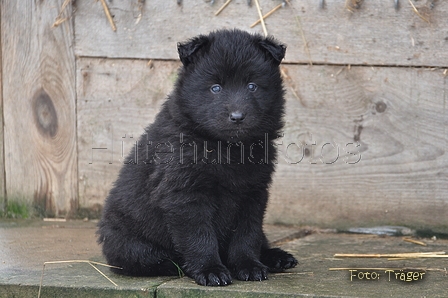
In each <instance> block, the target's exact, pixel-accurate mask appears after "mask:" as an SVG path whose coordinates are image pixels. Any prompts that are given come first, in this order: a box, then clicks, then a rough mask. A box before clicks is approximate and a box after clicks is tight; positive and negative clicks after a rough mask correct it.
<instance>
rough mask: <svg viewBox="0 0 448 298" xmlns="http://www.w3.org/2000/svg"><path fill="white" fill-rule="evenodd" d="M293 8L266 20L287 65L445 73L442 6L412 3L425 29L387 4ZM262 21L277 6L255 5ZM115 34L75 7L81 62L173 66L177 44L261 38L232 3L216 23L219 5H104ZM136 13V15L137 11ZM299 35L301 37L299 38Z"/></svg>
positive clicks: (447, 38)
mask: <svg viewBox="0 0 448 298" xmlns="http://www.w3.org/2000/svg"><path fill="white" fill-rule="evenodd" d="M318 2H319V1H316V0H303V1H299V2H297V1H291V4H292V6H286V7H285V8H283V9H280V10H278V11H276V12H275V13H274V14H273V15H271V16H270V17H269V18H267V19H266V21H265V22H266V26H267V30H268V33H269V34H272V35H274V36H275V37H276V38H278V39H279V40H281V41H282V42H284V43H285V44H286V45H287V46H288V50H287V53H286V61H287V62H294V63H309V62H310V61H312V62H313V63H315V64H316V63H323V64H352V65H362V64H368V65H402V66H404V65H412V66H434V67H447V66H448V29H447V27H446V17H447V15H448V2H447V1H437V3H435V6H434V7H433V8H432V9H429V1H419V2H415V5H416V7H417V8H418V9H420V12H421V13H422V14H423V13H424V14H425V16H427V18H428V19H429V20H430V23H427V22H425V21H424V20H422V19H421V18H420V17H419V16H418V15H417V14H416V13H415V12H414V11H413V9H412V7H411V6H410V4H409V3H408V2H407V1H403V3H401V8H400V10H398V11H396V10H395V9H394V7H393V1H389V2H390V3H389V2H388V1H363V3H362V5H361V6H360V8H359V9H356V10H354V11H353V12H350V11H348V10H347V9H346V8H345V5H344V1H339V0H326V1H325V8H324V9H321V8H320V7H319V3H318ZM260 3H261V7H262V8H263V12H264V13H266V12H268V11H269V10H270V9H272V8H273V7H274V6H275V5H277V3H274V2H273V1H271V0H261V1H260ZM108 4H109V8H110V11H111V14H112V15H113V17H114V21H115V24H116V26H117V31H116V32H114V31H112V29H111V28H110V25H109V23H108V21H107V18H106V17H105V15H104V12H103V9H102V7H101V4H100V3H99V2H95V1H91V0H78V1H76V13H75V20H76V21H75V32H76V35H75V39H76V47H75V51H76V54H77V55H79V56H94V57H111V58H113V57H115V58H117V57H118V58H144V59H177V57H178V55H177V52H176V43H177V42H179V41H184V40H186V39H188V38H191V37H193V36H195V35H197V34H199V33H208V32H209V31H211V30H216V29H220V28H240V29H243V30H248V31H251V32H260V33H261V26H260V25H258V26H256V27H254V28H253V29H250V28H249V27H250V25H251V24H252V23H253V22H254V21H256V20H257V19H258V13H257V10H256V9H255V6H252V7H249V6H248V5H247V4H246V2H245V1H233V2H231V3H230V4H229V5H228V7H226V9H224V11H223V12H222V13H220V14H219V15H218V16H214V13H215V11H216V10H217V9H218V7H219V6H220V4H221V3H216V4H215V5H214V6H211V5H210V4H208V3H205V2H204V1H188V2H184V3H183V4H182V5H181V6H178V5H177V4H176V1H145V3H144V5H143V6H141V7H140V6H138V5H137V1H113V2H109V3H108ZM140 8H141V9H140ZM302 33H303V34H302Z"/></svg>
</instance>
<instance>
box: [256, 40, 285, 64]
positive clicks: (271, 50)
mask: <svg viewBox="0 0 448 298" xmlns="http://www.w3.org/2000/svg"><path fill="white" fill-rule="evenodd" d="M259 44H260V46H261V48H262V49H263V50H265V51H266V52H267V53H268V54H269V55H270V56H271V58H273V59H274V61H275V62H276V63H277V65H278V64H280V62H282V60H283V58H284V57H285V52H286V46H285V45H283V44H281V43H278V42H277V41H276V40H275V39H273V38H272V37H267V38H265V39H263V40H261V41H260V43H259Z"/></svg>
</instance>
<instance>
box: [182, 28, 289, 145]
mask: <svg viewBox="0 0 448 298" xmlns="http://www.w3.org/2000/svg"><path fill="white" fill-rule="evenodd" d="M285 50H286V47H285V46H284V45H282V44H280V43H278V42H277V41H275V40H274V39H273V38H270V37H268V38H264V37H262V36H261V35H252V34H249V33H247V32H244V31H240V30H220V31H216V32H212V33H210V34H209V35H200V36H198V37H195V38H193V39H191V40H189V41H187V42H185V43H180V44H178V52H179V57H180V60H181V61H182V64H183V68H182V69H181V71H180V75H179V79H178V81H177V84H176V88H175V94H176V97H175V98H176V100H177V105H178V106H179V107H180V112H181V113H182V114H183V115H184V116H185V117H186V118H187V119H188V121H190V122H191V123H190V124H191V127H194V130H195V132H196V133H202V134H203V135H204V136H208V137H210V138H214V139H224V140H229V139H236V140H244V139H250V138H258V137H260V136H263V135H264V134H265V133H275V132H277V131H278V130H279V129H281V127H282V125H283V122H282V116H283V106H284V98H283V95H284V90H283V86H282V80H281V76H280V70H279V64H280V62H281V60H282V59H283V57H284V55H285Z"/></svg>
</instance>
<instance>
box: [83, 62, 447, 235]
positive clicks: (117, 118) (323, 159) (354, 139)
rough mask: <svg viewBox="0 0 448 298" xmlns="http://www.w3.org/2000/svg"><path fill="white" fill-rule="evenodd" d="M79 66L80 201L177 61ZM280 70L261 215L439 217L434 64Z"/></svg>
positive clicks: (442, 101) (364, 219)
mask: <svg viewBox="0 0 448 298" xmlns="http://www.w3.org/2000/svg"><path fill="white" fill-rule="evenodd" d="M78 65H79V68H78V72H77V93H78V136H79V171H80V176H81V177H82V181H81V182H80V193H81V198H82V199H81V205H82V206H93V205H95V204H102V203H103V200H104V198H105V197H106V195H107V193H108V191H109V188H110V186H111V183H112V182H113V181H114V180H115V179H116V175H117V173H118V170H119V168H120V167H121V161H122V157H121V146H122V144H123V145H124V154H127V152H128V151H129V149H130V148H131V146H132V145H133V142H135V138H136V137H138V136H139V134H140V133H141V132H142V131H143V128H144V127H145V126H146V125H147V124H148V123H150V122H151V121H152V120H153V119H154V116H155V114H156V113H157V111H158V108H159V107H160V104H161V103H162V102H163V101H164V99H165V98H166V94H168V93H169V92H170V90H171V88H172V83H173V82H174V78H175V76H176V68H177V67H178V66H179V64H178V63H175V62H163V61H154V62H153V64H152V65H153V68H150V67H148V66H147V62H146V61H143V60H115V59H102V60H99V59H90V58H82V59H80V60H79V64H78ZM282 70H283V72H284V74H285V87H286V89H287V114H286V127H285V130H284V136H283V137H282V138H279V139H278V143H279V144H280V145H279V146H278V148H279V150H280V153H279V159H278V168H277V173H276V175H275V179H274V183H273V185H272V188H271V200H270V205H269V209H268V212H267V215H266V221H267V222H268V223H284V224H316V225H328V226H331V227H344V226H347V225H371V224H375V225H377V224H402V225H409V226H414V227H431V228H434V229H437V228H439V229H443V228H444V227H446V226H448V219H447V217H446V214H447V212H448V196H447V195H448V171H447V169H448V155H447V152H446V150H447V148H448V137H447V132H448V112H447V106H446V100H447V96H448V95H447V94H448V82H447V80H448V78H447V77H446V76H444V75H443V72H442V71H441V70H430V69H423V68H416V69H412V68H397V67H393V68H391V67H377V68H371V67H351V68H348V67H341V66H303V65H302V66H300V65H282ZM125 135H126V138H123V137H124V136H125ZM131 135H132V136H133V137H134V138H132V139H131V138H130V136H131ZM122 142H123V143H122ZM358 143H359V147H357V144H358ZM112 145H113V150H112ZM338 147H339V154H338V151H337V148H338ZM92 148H108V149H94V150H92ZM92 153H93V157H92ZM91 162H92V163H91ZM110 162H112V164H109V163H110ZM90 163H91V164H90Z"/></svg>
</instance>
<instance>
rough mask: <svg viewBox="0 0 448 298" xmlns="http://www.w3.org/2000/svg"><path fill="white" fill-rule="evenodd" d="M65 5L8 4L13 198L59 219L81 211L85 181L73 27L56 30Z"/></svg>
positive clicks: (5, 59)
mask: <svg viewBox="0 0 448 298" xmlns="http://www.w3.org/2000/svg"><path fill="white" fill-rule="evenodd" d="M62 2H64V1H63V0H58V1H2V4H1V5H2V6H1V29H2V30H1V32H2V36H1V41H2V64H3V65H2V74H3V82H2V83H3V109H4V123H5V125H4V140H5V173H6V190H7V195H8V200H11V201H16V200H24V201H26V202H28V203H30V205H31V204H33V205H34V206H36V207H38V208H39V209H40V211H41V212H42V215H55V216H61V215H64V214H66V213H68V212H69V211H70V210H75V209H76V207H77V206H76V205H77V183H78V181H77V163H76V160H77V156H76V154H77V151H76V117H75V115H76V105H75V56H74V52H73V23H72V22H70V21H67V22H64V23H63V24H61V25H60V26H59V27H56V28H52V24H53V23H54V21H55V19H56V17H57V16H58V14H59V8H60V7H61V5H62ZM67 13H68V15H70V14H71V9H70V7H68V8H67Z"/></svg>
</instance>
